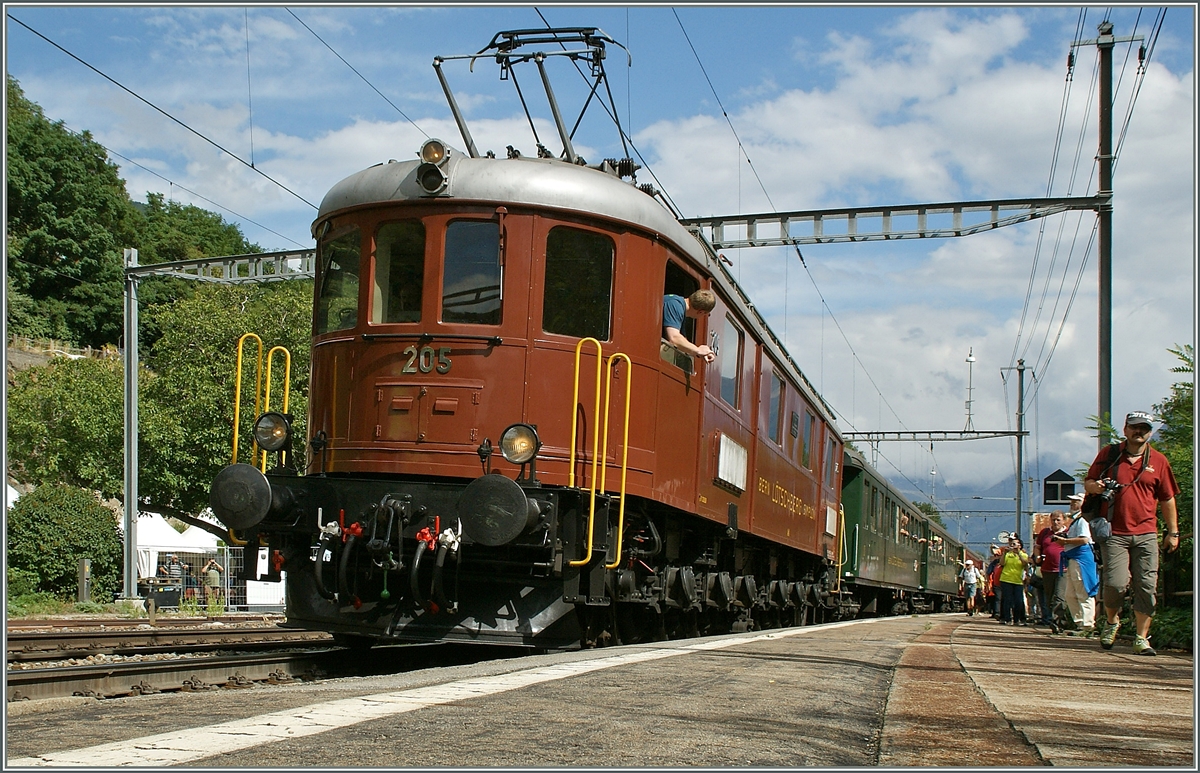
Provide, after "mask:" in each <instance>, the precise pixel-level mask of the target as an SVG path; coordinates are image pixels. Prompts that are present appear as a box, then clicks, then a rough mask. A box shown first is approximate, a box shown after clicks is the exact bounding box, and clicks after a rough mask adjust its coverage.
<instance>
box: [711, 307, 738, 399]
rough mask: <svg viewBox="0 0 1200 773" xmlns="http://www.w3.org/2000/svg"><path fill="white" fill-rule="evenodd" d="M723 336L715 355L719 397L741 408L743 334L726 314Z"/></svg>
mask: <svg viewBox="0 0 1200 773" xmlns="http://www.w3.org/2000/svg"><path fill="white" fill-rule="evenodd" d="M723 338H724V340H722V341H721V342H720V353H719V354H718V355H717V356H718V357H720V359H721V399H722V400H724V401H725V402H727V403H729V404H730V405H732V406H733V407H734V408H741V391H742V390H741V386H742V343H743V341H744V339H745V335H744V334H743V333H742V331H741V328H739V327H738V326H737V323H736V322H734V321H733V317H731V316H729V315H728V314H726V315H725V335H724V336H723Z"/></svg>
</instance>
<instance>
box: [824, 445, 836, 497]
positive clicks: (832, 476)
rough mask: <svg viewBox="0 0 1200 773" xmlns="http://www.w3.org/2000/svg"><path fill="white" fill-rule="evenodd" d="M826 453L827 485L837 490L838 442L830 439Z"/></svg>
mask: <svg viewBox="0 0 1200 773" xmlns="http://www.w3.org/2000/svg"><path fill="white" fill-rule="evenodd" d="M825 451H826V454H825V485H826V486H828V487H829V488H836V486H837V474H838V458H839V455H838V452H837V441H836V440H834V439H833V438H829V443H828V448H826V449H825Z"/></svg>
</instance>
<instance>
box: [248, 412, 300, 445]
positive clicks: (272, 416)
mask: <svg viewBox="0 0 1200 773" xmlns="http://www.w3.org/2000/svg"><path fill="white" fill-rule="evenodd" d="M291 436H292V425H291V423H290V422H288V420H287V417H286V416H284V415H283V414H282V413H276V412H275V411H271V412H270V413H264V414H263V415H262V416H259V417H258V421H256V422H254V442H256V443H258V447H259V448H261V449H262V450H264V451H278V450H279V449H281V448H283V447H284V446H285V445H287V442H288V440H289V439H290V438H291Z"/></svg>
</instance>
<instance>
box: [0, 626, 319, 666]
mask: <svg viewBox="0 0 1200 773" xmlns="http://www.w3.org/2000/svg"><path fill="white" fill-rule="evenodd" d="M332 640H333V639H332V637H331V636H330V635H329V634H328V633H324V632H320V631H297V630H287V629H280V628H234V629H228V628H225V629H221V628H203V629H195V628H191V629H189V628H161V629H156V630H142V629H125V630H116V631H112V630H104V631H10V632H9V634H8V636H7V641H6V645H5V657H6V659H7V661H8V662H10V663H12V662H22V661H31V660H62V659H66V658H77V657H87V656H88V655H95V654H105V655H142V654H152V653H160V652H181V651H183V652H190V653H196V652H205V651H212V650H216V649H228V648H231V647H236V648H239V649H244V648H247V647H253V648H256V649H263V648H276V649H277V648H279V647H280V646H284V645H295V644H314V643H315V644H324V643H330V642H332Z"/></svg>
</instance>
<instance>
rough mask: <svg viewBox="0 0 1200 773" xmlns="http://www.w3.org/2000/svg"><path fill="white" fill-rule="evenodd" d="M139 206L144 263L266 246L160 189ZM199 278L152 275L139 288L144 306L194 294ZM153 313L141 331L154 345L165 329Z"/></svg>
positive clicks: (252, 250)
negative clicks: (187, 278)
mask: <svg viewBox="0 0 1200 773" xmlns="http://www.w3.org/2000/svg"><path fill="white" fill-rule="evenodd" d="M135 206H136V207H137V209H138V218H137V224H138V227H137V231H138V235H137V248H138V263H139V264H141V265H144V266H148V265H153V264H155V263H170V262H173V261H179V260H196V259H198V258H211V257H216V256H221V255H248V254H251V253H259V252H262V247H260V246H259V245H257V244H254V243H252V242H250V241H248V240H247V239H246V237H245V236H244V235H243V234H242V231H241V229H240V228H238V226H236V225H234V224H232V223H227V222H225V220H224V219H223V218H222V217H221V216H220V215H218V214H216V213H215V212H209V211H208V210H206V209H201V208H200V207H197V206H194V205H192V204H180V203H179V202H177V201H167V200H165V199H164V197H163V195H162V194H161V193H154V192H147V193H146V203H145V204H135ZM196 286H197V283H196V282H194V281H190V280H186V279H174V278H169V277H150V278H147V279H145V280H143V281H142V283H141V286H140V287H139V289H138V296H139V300H140V302H141V304H142V307H143V308H144V309H147V310H149V309H151V308H153V307H154V306H157V305H161V304H170V303H175V302H177V301H179V300H181V299H183V298H190V297H191V296H192V294H193V292H194V291H195V290H196ZM156 319H157V318H156V317H155V315H154V314H151V313H147V314H143V316H142V320H141V322H142V324H141V328H140V330H139V335H140V336H141V341H142V343H143V345H145V346H147V347H150V346H152V345H153V344H154V342H155V341H157V340H158V337H159V336H160V335H161V331H160V330H159V329H158V327H157V324H156V322H155V320H156Z"/></svg>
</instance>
